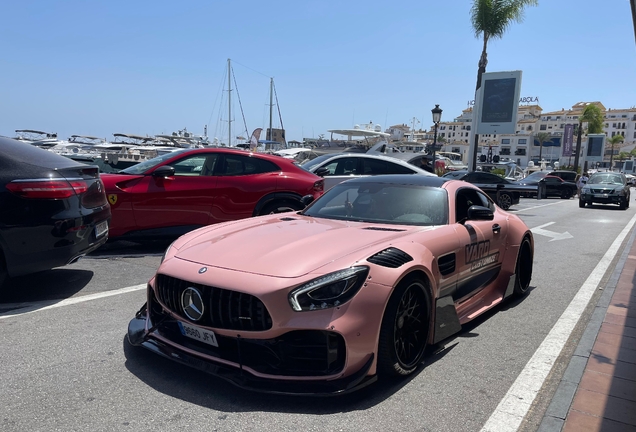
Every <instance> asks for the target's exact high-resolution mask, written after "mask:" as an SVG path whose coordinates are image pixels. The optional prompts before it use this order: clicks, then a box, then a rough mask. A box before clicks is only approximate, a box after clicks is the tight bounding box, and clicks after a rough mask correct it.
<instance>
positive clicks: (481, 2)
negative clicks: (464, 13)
mask: <svg viewBox="0 0 636 432" xmlns="http://www.w3.org/2000/svg"><path fill="white" fill-rule="evenodd" d="M537 4H538V0H473V5H472V7H471V9H470V21H471V23H472V26H473V30H474V31H475V37H477V38H478V37H480V36H481V35H482V34H486V35H488V37H494V38H501V37H503V35H504V33H505V32H506V30H508V28H509V27H510V25H511V24H512V23H514V22H523V18H524V15H523V13H524V9H525V7H526V6H536V5H537Z"/></svg>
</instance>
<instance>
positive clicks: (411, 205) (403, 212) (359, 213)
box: [303, 182, 448, 225]
mask: <svg viewBox="0 0 636 432" xmlns="http://www.w3.org/2000/svg"><path fill="white" fill-rule="evenodd" d="M303 214H304V215H306V216H313V217H317V218H325V219H337V220H349V221H355V222H373V223H385V224H393V225H444V224H447V223H448V196H447V193H446V191H445V190H444V189H440V188H434V187H424V186H417V185H408V184H406V185H405V184H391V183H381V182H378V183H376V182H365V183H362V184H361V183H360V182H344V183H340V184H339V185H336V186H334V187H333V188H331V189H330V190H329V191H327V192H326V193H325V194H324V195H323V196H322V197H320V198H319V199H318V200H316V202H314V203H313V204H312V205H311V206H309V207H308V208H307V209H305V210H304V211H303Z"/></svg>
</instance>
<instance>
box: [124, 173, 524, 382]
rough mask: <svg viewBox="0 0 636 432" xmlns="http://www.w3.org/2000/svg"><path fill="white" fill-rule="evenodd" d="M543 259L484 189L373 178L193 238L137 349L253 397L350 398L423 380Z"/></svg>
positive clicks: (162, 275) (163, 270) (158, 282)
mask: <svg viewBox="0 0 636 432" xmlns="http://www.w3.org/2000/svg"><path fill="white" fill-rule="evenodd" d="M533 254H534V240H533V237H532V233H531V232H530V230H529V229H528V227H527V226H526V225H525V224H524V223H523V221H521V219H520V218H519V217H517V216H515V215H514V214H511V213H507V212H505V211H503V210H501V209H500V208H498V207H497V206H496V205H495V204H494V203H493V202H492V200H491V199H490V198H489V197H488V196H487V195H486V194H485V193H483V192H482V191H481V190H480V189H478V188H477V187H475V186H473V185H471V184H470V183H466V182H463V181H458V180H449V179H445V178H439V177H432V176H431V177H428V176H412V175H387V176H376V177H365V178H359V179H355V180H350V181H346V182H344V183H341V184H339V185H337V186H334V187H333V188H332V189H331V190H329V191H328V192H327V193H325V194H324V195H323V196H322V197H320V198H318V199H317V200H316V201H314V202H313V203H311V205H309V206H308V207H306V208H305V209H304V210H303V211H300V212H296V213H294V212H290V213H285V214H273V215H267V216H260V217H255V218H250V219H245V220H239V221H235V222H226V223H223V224H218V225H214V226H209V227H205V228H201V229H198V230H196V231H193V232H191V233H188V234H186V235H184V236H182V237H180V238H179V239H178V240H176V241H175V242H174V243H173V244H172V245H171V246H170V247H169V248H168V249H167V250H166V253H165V255H164V258H163V260H162V263H161V266H160V267H159V269H158V271H157V274H156V275H155V277H154V278H152V279H151V280H150V282H149V284H148V296H147V303H146V304H145V305H144V306H143V307H142V308H141V310H140V311H139V312H138V313H137V314H136V316H135V318H133V319H132V320H131V322H130V324H129V327H128V340H129V342H130V343H131V344H132V345H142V346H144V347H145V348H148V349H150V350H151V351H154V352H155V353H158V354H161V355H163V356H165V357H167V358H169V359H171V360H175V361H178V362H181V363H183V364H186V365H189V366H192V367H195V368H198V369H200V370H203V371H205V372H208V373H212V374H214V375H217V376H219V377H221V378H224V379H227V380H229V381H230V382H232V383H234V384H236V385H238V386H240V387H243V388H248V389H251V390H258V391H264V392H273V393H287V394H318V393H320V394H341V393H346V392H349V391H353V390H356V389H359V388H362V387H364V386H365V385H368V384H370V383H372V382H373V381H375V380H376V378H377V376H378V375H381V376H392V375H393V376H404V375H409V374H411V373H413V372H414V371H415V370H416V369H417V368H418V366H419V365H420V364H421V363H422V357H423V355H424V352H425V349H426V348H427V346H429V345H434V344H437V343H439V342H440V341H442V340H444V339H446V338H448V337H449V336H451V335H453V334H454V333H457V332H459V331H460V330H461V326H462V324H464V323H466V322H468V321H470V320H472V319H474V318H475V317H477V316H479V315H480V314H482V313H483V312H485V311H487V310H489V309H491V308H492V307H494V306H495V305H497V304H499V303H501V302H502V301H503V300H504V299H506V298H507V297H509V296H515V295H516V296H522V295H524V294H526V293H527V291H528V289H529V286H530V279H531V277H532V261H533Z"/></svg>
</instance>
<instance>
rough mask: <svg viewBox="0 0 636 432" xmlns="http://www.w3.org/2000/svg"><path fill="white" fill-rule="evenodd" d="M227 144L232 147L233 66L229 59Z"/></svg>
mask: <svg viewBox="0 0 636 432" xmlns="http://www.w3.org/2000/svg"><path fill="white" fill-rule="evenodd" d="M227 145H228V147H232V66H231V64H230V59H227Z"/></svg>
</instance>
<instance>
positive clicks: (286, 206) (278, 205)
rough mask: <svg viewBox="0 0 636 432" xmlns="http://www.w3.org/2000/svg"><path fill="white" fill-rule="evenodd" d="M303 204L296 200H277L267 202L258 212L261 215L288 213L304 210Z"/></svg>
mask: <svg viewBox="0 0 636 432" xmlns="http://www.w3.org/2000/svg"><path fill="white" fill-rule="evenodd" d="M302 209H303V205H302V204H301V203H300V201H298V202H294V201H275V202H273V203H270V204H267V205H266V206H265V207H263V209H262V210H261V211H260V213H259V214H258V215H259V216H263V215H268V214H275V213H287V212H291V211H298V210H302Z"/></svg>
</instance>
